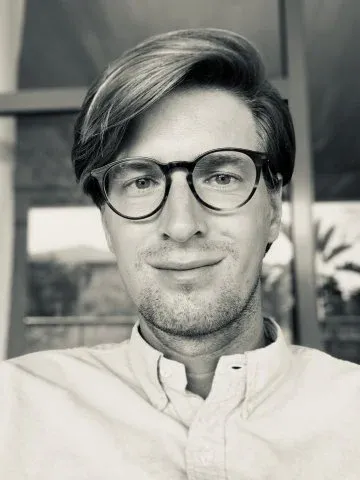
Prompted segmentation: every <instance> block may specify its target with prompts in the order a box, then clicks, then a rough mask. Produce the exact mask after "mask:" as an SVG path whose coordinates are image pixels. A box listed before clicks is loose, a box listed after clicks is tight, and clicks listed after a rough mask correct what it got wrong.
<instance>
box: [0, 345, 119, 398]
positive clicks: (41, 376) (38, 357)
mask: <svg viewBox="0 0 360 480" xmlns="http://www.w3.org/2000/svg"><path fill="white" fill-rule="evenodd" d="M127 347H128V340H125V341H124V342H122V343H119V344H106V345H97V346H94V347H76V348H69V349H59V350H47V351H39V352H34V353H29V354H26V355H23V356H20V357H16V358H12V359H9V360H5V361H2V362H1V363H0V392H1V389H3V388H5V386H6V389H7V392H9V391H11V389H17V388H21V387H22V386H25V385H31V384H38V383H44V382H45V383H49V384H50V383H51V384H52V385H55V384H57V385H59V386H64V387H65V386H66V384H69V383H70V382H76V381H77V380H78V379H81V378H83V377H84V376H86V377H87V378H88V375H89V374H93V373H94V372H97V373H99V372H101V371H106V370H107V369H108V368H110V365H111V363H112V362H113V361H114V360H113V359H114V357H115V356H116V358H117V360H119V363H120V364H121V365H122V366H123V367H126V361H121V360H124V359H126V357H127ZM0 398H1V397H0Z"/></svg>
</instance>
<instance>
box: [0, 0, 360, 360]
mask: <svg viewBox="0 0 360 480" xmlns="http://www.w3.org/2000/svg"><path fill="white" fill-rule="evenodd" d="M359 22H360V3H359V1H358V0H306V1H300V0H251V1H250V0H236V1H234V0H223V1H222V2H218V1H216V0H182V1H181V2H179V1H177V0H152V1H151V2H145V1H143V0H122V1H115V0H91V1H87V0H47V1H44V0H27V1H25V0H1V1H0V36H1V42H0V187H1V188H0V208H1V223H0V225H1V227H0V228H1V236H0V262H1V263H0V322H1V323H0V358H7V357H12V356H17V355H21V354H24V353H28V352H32V351H36V350H44V349H50V348H67V347H72V346H76V345H93V344H96V343H101V342H118V341H121V340H123V339H124V338H127V337H128V336H129V334H130V330H131V327H132V325H133V323H134V321H135V320H136V311H135V309H134V306H133V304H132V302H131V300H130V299H129V297H128V295H127V293H126V291H125V289H124V286H123V285H122V282H121V279H120V277H119V275H118V273H117V269H116V265H115V260H114V257H113V256H112V254H111V253H110V252H109V251H108V249H107V247H106V242H105V237H104V234H103V232H102V227H101V222H100V215H99V212H98V210H97V209H96V208H95V207H93V206H92V205H91V204H90V201H89V200H88V199H87V198H85V196H83V195H82V193H81V192H80V190H79V189H78V187H77V186H76V184H75V181H74V176H73V173H72V170H71V162H70V151H71V145H72V129H73V124H74V119H75V117H76V114H77V112H78V110H79V107H80V104H81V101H82V98H83V96H84V93H85V91H86V89H87V87H88V86H89V85H90V83H91V82H92V81H93V80H94V79H95V78H96V76H97V75H98V74H99V73H100V72H101V71H102V70H103V69H104V68H105V66H106V65H107V64H108V63H109V62H111V61H112V60H114V59H115V58H116V57H118V56H119V55H120V54H121V53H122V52H123V51H124V50H125V49H127V48H129V47H131V46H133V45H135V44H136V43H137V42H139V41H141V40H143V39H144V38H146V37H148V36H149V35H152V34H156V33H160V32H165V31H168V30H173V29H179V28H188V27H200V26H205V27H218V28H225V29H230V30H234V31H236V32H238V33H240V34H242V35H244V36H245V37H247V38H248V39H249V40H251V41H252V42H253V43H254V44H255V45H256V46H257V48H258V49H259V50H260V52H261V54H262V56H263V59H264V62H265V65H266V68H267V72H268V75H269V77H270V79H271V80H272V81H273V83H274V84H275V85H276V86H277V87H278V88H279V90H280V92H281V94H282V95H283V97H284V100H286V101H288V102H289V106H290V109H291V111H292V114H293V117H294V122H295V128H296V134H297V140H298V154H297V167H296V172H295V175H294V179H293V181H292V183H291V185H290V186H289V187H287V188H286V190H285V192H284V207H283V225H282V231H281V234H280V237H279V239H278V241H277V242H276V243H275V244H274V245H273V247H272V248H271V250H270V252H269V253H268V255H267V256H266V257H265V260H264V266H263V272H262V279H263V302H264V305H263V307H264V312H265V313H267V314H268V315H271V316H273V317H274V318H275V319H276V320H277V321H278V322H279V323H280V325H281V326H282V328H283V330H284V332H285V335H286V338H287V339H288V341H289V342H294V343H299V344H303V345H308V346H313V347H316V348H321V349H323V350H325V351H327V352H329V353H331V354H333V355H335V356H337V357H339V358H343V359H347V360H351V361H354V362H357V363H360V159H359V155H360V135H359V133H358V129H359V125H360V82H359V80H358V78H359V74H360V56H359V54H358V48H359V45H360V33H359V28H358V26H359V24H360V23H359Z"/></svg>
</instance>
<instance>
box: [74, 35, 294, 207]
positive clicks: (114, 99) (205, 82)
mask: <svg viewBox="0 0 360 480" xmlns="http://www.w3.org/2000/svg"><path fill="white" fill-rule="evenodd" d="M184 86H200V87H220V88H224V89H227V90H229V91H231V92H234V93H236V94H237V95H238V96H239V97H240V98H241V99H242V101H243V102H244V103H245V104H246V105H247V106H248V107H249V109H250V110H251V112H252V114H253V116H254V119H255V122H256V126H257V131H258V135H259V137H260V138H261V140H262V142H263V143H264V148H265V151H266V153H267V154H268V155H269V160H270V168H271V171H272V173H273V174H276V173H280V174H281V175H282V177H283V185H286V184H287V183H288V182H289V181H290V179H291V176H292V173H293V169H294V159H295V134H294V127H293V123H292V119H291V115H290V112H289V109H288V106H287V104H286V102H285V101H284V99H282V98H281V96H280V94H279V92H278V91H277V90H276V89H275V88H274V86H273V85H272V84H271V83H270V82H269V81H268V80H267V78H266V75H265V68H264V65H263V62H262V60H261V57H260V55H259V53H258V51H257V50H256V48H255V47H254V46H253V45H252V44H251V43H250V42H249V41H248V40H246V39H245V38H244V37H242V36H240V35H238V34H236V33H233V32H230V31H227V30H220V29H214V28H201V29H189V30H179V31H174V32H169V33H165V34H161V35H156V36H153V37H150V38H149V39H148V40H146V41H144V42H142V43H140V44H138V45H137V46H135V47H134V48H132V49H130V50H128V51H126V52H125V53H124V54H123V55H122V56H121V57H120V58H118V59H117V60H116V61H115V62H113V63H112V64H111V65H110V66H109V67H108V68H107V70H105V72H104V73H103V74H102V75H101V76H100V78H99V79H98V80H97V81H96V82H95V83H94V84H93V85H92V86H91V87H90V89H89V91H88V93H87V95H86V98H85V100H84V102H83V105H82V107H81V110H80V113H79V115H78V118H77V120H76V122H75V129H74V143H73V148H72V162H73V166H74V171H75V175H76V179H77V181H78V182H81V183H82V187H83V191H84V193H85V194H87V195H89V196H90V197H91V198H92V200H93V202H94V203H95V204H96V205H97V206H98V207H101V205H103V203H104V198H103V197H102V194H101V190H100V188H99V185H98V184H97V182H96V181H95V180H94V179H92V178H91V177H88V178H87V180H86V181H84V182H82V179H83V178H84V177H85V176H87V174H88V173H89V172H90V171H91V170H92V169H94V168H97V167H100V166H103V165H106V164H108V163H110V162H111V161H113V160H114V159H115V158H116V156H118V155H119V153H120V152H121V148H122V147H123V146H124V142H125V140H126V138H127V134H129V132H130V129H131V127H132V125H133V123H134V121H135V120H136V119H137V118H138V117H139V116H140V115H141V114H143V113H144V112H145V111H146V110H147V109H148V108H149V107H150V106H152V105H154V104H155V103H156V102H158V101H159V100H161V99H162V98H164V97H165V96H166V95H168V94H169V93H170V92H172V91H174V90H176V89H177V88H180V87H184ZM264 179H265V182H266V185H267V186H268V188H273V187H274V184H273V183H272V179H271V174H267V173H266V172H264Z"/></svg>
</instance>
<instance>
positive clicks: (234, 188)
mask: <svg viewBox="0 0 360 480" xmlns="http://www.w3.org/2000/svg"><path fill="white" fill-rule="evenodd" d="M255 182H256V167H255V164H254V162H253V160H252V159H251V158H250V157H249V156H248V155H246V154H244V153H242V152H236V151H225V150H223V151H220V152H219V151H218V152H213V153H209V154H207V155H205V156H203V157H201V158H200V160H198V162H197V163H196V165H195V168H194V170H193V186H194V189H195V191H196V193H197V195H198V196H199V198H200V199H201V200H202V201H203V202H205V203H207V204H208V205H210V206H212V207H214V208H220V209H224V210H228V209H233V208H236V207H238V206H240V205H241V204H242V203H244V202H245V201H246V200H247V199H248V197H249V196H250V194H251V192H252V190H253V188H254V186H255ZM104 183H105V191H106V195H107V197H108V200H109V202H110V203H111V205H112V207H114V209H115V210H117V211H118V212H119V213H120V214H123V215H125V216H129V217H141V216H145V215H148V214H150V213H151V212H152V211H154V210H155V209H156V208H157V207H158V206H159V205H160V203H161V202H162V201H163V198H164V195H165V190H166V177H165V175H164V174H163V172H162V170H161V168H160V167H159V165H157V164H156V163H155V162H153V161H151V160H149V159H128V160H124V161H122V162H121V163H118V164H116V165H114V166H112V167H111V169H110V170H109V171H108V172H107V174H106V177H105V182H104Z"/></svg>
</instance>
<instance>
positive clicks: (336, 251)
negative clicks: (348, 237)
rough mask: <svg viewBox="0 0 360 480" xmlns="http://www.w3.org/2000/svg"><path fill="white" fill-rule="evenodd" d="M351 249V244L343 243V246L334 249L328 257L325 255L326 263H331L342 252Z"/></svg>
mask: <svg viewBox="0 0 360 480" xmlns="http://www.w3.org/2000/svg"><path fill="white" fill-rule="evenodd" d="M351 247H352V245H351V243H343V244H342V245H338V246H337V247H335V248H333V249H332V250H331V252H330V253H329V254H328V255H324V260H325V262H329V261H330V260H332V259H333V258H334V257H336V256H337V255H339V254H340V253H342V252H345V251H346V250H348V249H349V248H351Z"/></svg>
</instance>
